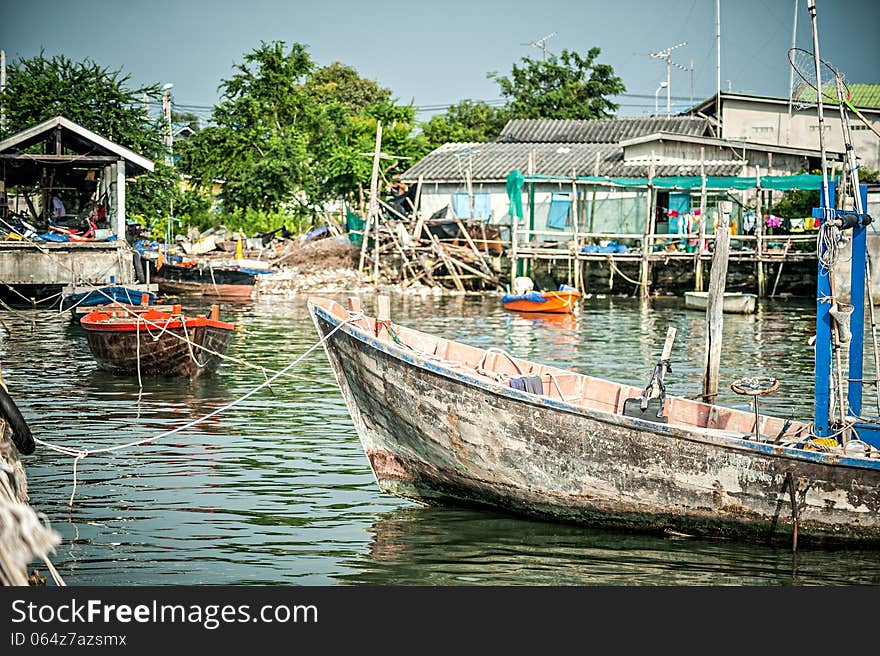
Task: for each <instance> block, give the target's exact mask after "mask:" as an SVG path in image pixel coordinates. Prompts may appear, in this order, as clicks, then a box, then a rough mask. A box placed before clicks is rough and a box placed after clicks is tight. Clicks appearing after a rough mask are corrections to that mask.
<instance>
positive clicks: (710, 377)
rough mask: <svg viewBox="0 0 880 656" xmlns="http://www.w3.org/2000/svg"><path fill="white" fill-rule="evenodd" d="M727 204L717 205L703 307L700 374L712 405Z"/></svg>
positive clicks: (721, 321) (727, 247)
mask: <svg viewBox="0 0 880 656" xmlns="http://www.w3.org/2000/svg"><path fill="white" fill-rule="evenodd" d="M732 209H733V208H732V203H731V201H722V202H721V203H719V214H718V230H717V231H716V236H715V252H714V253H713V255H712V270H711V271H710V272H709V299H708V303H707V305H706V353H705V360H704V365H705V367H704V371H703V393H702V397H703V401H705V402H707V403H714V402H715V399H716V397H717V396H718V371H719V368H720V366H721V342H722V339H721V335H722V331H723V329H724V314H723V310H724V287H725V283H726V279H727V261H728V256H729V251H730V212H731V211H732Z"/></svg>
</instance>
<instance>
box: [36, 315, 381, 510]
mask: <svg viewBox="0 0 880 656" xmlns="http://www.w3.org/2000/svg"><path fill="white" fill-rule="evenodd" d="M363 316H364V315H363V312H349V314H348V318H347V319H345V320H344V321H340V322H339V323H338V324H337V325H336V327H335V328H333V330H331V331H330V332H328V333H327V334H326V335H323V336H322V337H321V338H320V339H319V340H318V341H317V342H315V343H314V344H312V345H311V346H310V347H309V348H307V349H306V350H305V351H303V352H302V353H301V354H300V355H299V356H297V357H296V358H295V359H294V360H293V361H292V362H291V363H290V364H288V365H287V366H285V367H284V368H283V369H281V370H280V371H278V372H277V373H275V374H274V375H273V376H271V377H268V378H267V379H266V380H265V381H263V382H262V383H260V384H259V385H257V386H256V387H254V388H253V389H251V390H250V391H248V392H246V393H245V394H243V395H242V396H240V397H238V398H237V399H235V400H233V401H230V402H229V403H227V404H225V405H223V406H221V407H219V408H217V409H215V410H212V411H211V412H209V413H208V414H206V415H203V416H201V417H198V418H196V419H193V420H192V421H189V422H187V423H185V424H183V425H181V426H178V427H176V428H172V429H171V430H167V431H165V432H163V433H159V434H158V435H154V436H152V437H146V438H143V439H140V440H134V441H132V442H126V443H124V444H117V445H115V446H109V447H101V448H97V449H73V448H70V447H66V446H61V445H58V444H52V443H50V442H46V441H45V440H41V439H39V438H34V441H35V442H36V443H38V444H40V445H41V446H44V447H46V448H47V449H49V450H50V451H55V452H57V453H61V454H64V455H67V456H70V457H72V458H73V489H72V490H71V493H70V500H69V501H68V503H67V507H68V508H72V507H73V499H74V496H75V495H76V486H77V465H78V463H79V461H80V460H82V459H83V458H85V457H87V456H90V455H94V454H96V453H111V452H113V451H120V450H122V449H128V448H131V447H135V446H141V445H144V444H149V443H150V442H155V441H156V440H160V439H162V438H164V437H168V436H169V435H174V434H176V433H179V432H181V431H183V430H186V429H188V428H192V427H194V426H198V425H199V424H201V423H203V422H205V421H207V420H209V419H211V418H212V417H216V416H217V415H219V414H221V413H223V412H226V411H227V410H230V409H231V408H234V407H235V406H237V405H238V404H240V403H242V402H243V401H245V400H247V399H249V398H250V397H252V396H253V395H254V394H256V393H257V392H259V391H260V390H262V389H263V388H265V387H268V386H269V385H270V384H271V383H273V382H274V381H275V380H277V379H278V378H280V377H281V376H283V375H285V374H287V373H288V372H289V371H290V370H291V369H293V368H294V367H296V366H297V365H298V364H299V363H300V362H302V361H303V360H304V359H305V358H306V357H307V356H308V355H309V354H311V353H312V351H314V350H315V349H316V348H318V347H319V346H321V345H322V344H323V343H324V342H325V341H327V340H328V339H330V337H332V336H333V335H334V334H335V333H336V332H337V331H338V330H340V329H341V328H342V327H343V326H345V325H347V324H349V323H352V322H354V321H358V320H359V319H361V318H362V317H363Z"/></svg>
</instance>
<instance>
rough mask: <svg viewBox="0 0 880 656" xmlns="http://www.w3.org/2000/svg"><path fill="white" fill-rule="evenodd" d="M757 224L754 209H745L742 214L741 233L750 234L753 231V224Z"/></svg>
mask: <svg viewBox="0 0 880 656" xmlns="http://www.w3.org/2000/svg"><path fill="white" fill-rule="evenodd" d="M757 224H758V215H757V214H755V212H754V210H747V211H746V212H745V213H744V214H743V234H746V235H750V234H752V233H753V232H754V231H755V226H756V225H757Z"/></svg>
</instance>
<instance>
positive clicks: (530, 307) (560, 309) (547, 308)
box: [501, 285, 581, 314]
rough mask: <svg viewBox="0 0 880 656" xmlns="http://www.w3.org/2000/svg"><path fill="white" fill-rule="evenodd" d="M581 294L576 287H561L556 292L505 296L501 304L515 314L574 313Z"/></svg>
mask: <svg viewBox="0 0 880 656" xmlns="http://www.w3.org/2000/svg"><path fill="white" fill-rule="evenodd" d="M580 295H581V293H580V292H579V291H578V290H577V289H575V288H574V287H569V286H568V285H560V286H559V289H558V290H557V291H555V292H534V291H530V292H526V293H525V294H505V295H504V296H502V297H501V304H502V305H503V306H504V309H505V310H513V311H515V312H541V313H545V312H551V313H557V314H558V313H565V312H574V303H575V301H576V300H577V299H578V298H579V297H580Z"/></svg>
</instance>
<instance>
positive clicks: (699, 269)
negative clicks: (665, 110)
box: [694, 146, 706, 292]
mask: <svg viewBox="0 0 880 656" xmlns="http://www.w3.org/2000/svg"><path fill="white" fill-rule="evenodd" d="M697 232H698V233H699V237H698V238H697V261H696V263H695V265H694V290H695V291H698V292H701V291H703V246H704V244H705V242H706V147H705V146H700V229H699V230H698V231H697Z"/></svg>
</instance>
